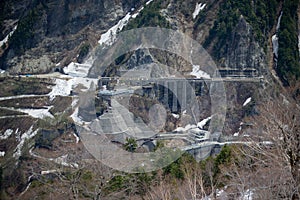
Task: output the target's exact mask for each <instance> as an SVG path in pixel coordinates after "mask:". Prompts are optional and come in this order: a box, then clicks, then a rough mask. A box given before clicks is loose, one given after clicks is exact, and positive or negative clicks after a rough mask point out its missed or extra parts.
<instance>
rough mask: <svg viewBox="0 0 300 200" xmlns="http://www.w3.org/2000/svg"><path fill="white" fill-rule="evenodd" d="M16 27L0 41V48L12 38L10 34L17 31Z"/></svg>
mask: <svg viewBox="0 0 300 200" xmlns="http://www.w3.org/2000/svg"><path fill="white" fill-rule="evenodd" d="M17 27H18V25H16V26H15V27H14V28H13V30H12V31H11V32H10V33H9V34H8V35H7V36H6V37H5V38H4V39H3V40H1V41H0V47H2V45H3V44H6V43H7V42H8V39H9V37H11V36H12V34H13V33H14V32H15V30H17Z"/></svg>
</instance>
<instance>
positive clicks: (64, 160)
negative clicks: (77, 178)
mask: <svg viewBox="0 0 300 200" xmlns="http://www.w3.org/2000/svg"><path fill="white" fill-rule="evenodd" d="M67 158H68V154H66V155H62V156H60V157H58V158H54V159H53V158H50V159H49V160H51V161H54V162H55V163H57V164H60V165H63V166H65V167H73V168H78V164H77V163H70V162H68V161H67Z"/></svg>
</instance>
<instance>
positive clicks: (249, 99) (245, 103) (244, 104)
mask: <svg viewBox="0 0 300 200" xmlns="http://www.w3.org/2000/svg"><path fill="white" fill-rule="evenodd" d="M250 101H251V97H249V98H248V99H246V101H245V102H244V103H243V106H246V105H247V104H248V103H250Z"/></svg>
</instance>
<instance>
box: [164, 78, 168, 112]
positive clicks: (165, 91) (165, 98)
mask: <svg viewBox="0 0 300 200" xmlns="http://www.w3.org/2000/svg"><path fill="white" fill-rule="evenodd" d="M163 86H164V103H165V105H166V106H167V107H169V91H168V81H164V84H163Z"/></svg>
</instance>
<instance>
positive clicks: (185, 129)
mask: <svg viewBox="0 0 300 200" xmlns="http://www.w3.org/2000/svg"><path fill="white" fill-rule="evenodd" d="M193 128H197V126H196V125H194V124H192V125H191V124H188V125H186V126H185V127H177V128H176V129H175V130H174V131H173V132H186V131H188V130H190V129H193Z"/></svg>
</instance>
